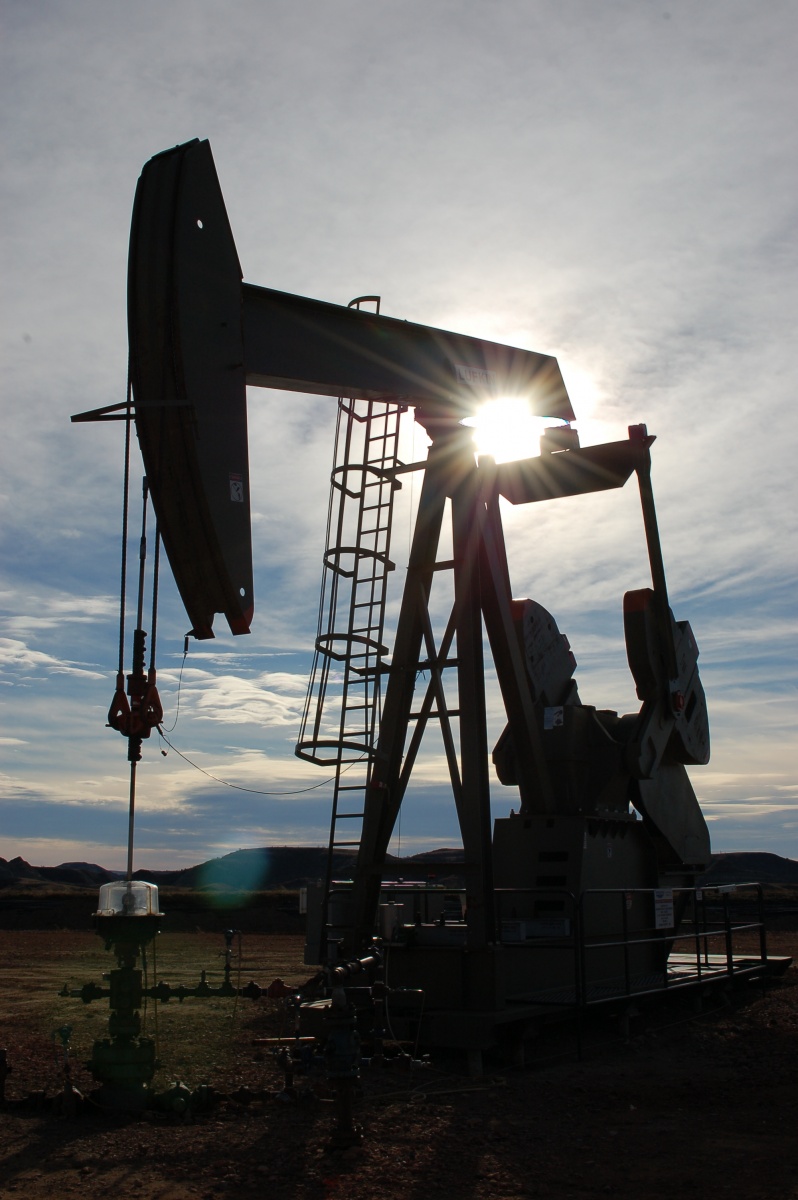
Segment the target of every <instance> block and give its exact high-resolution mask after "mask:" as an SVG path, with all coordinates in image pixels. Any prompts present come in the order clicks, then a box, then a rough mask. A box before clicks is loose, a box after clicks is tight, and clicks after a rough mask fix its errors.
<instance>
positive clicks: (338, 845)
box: [332, 838, 360, 850]
mask: <svg viewBox="0 0 798 1200" xmlns="http://www.w3.org/2000/svg"><path fill="white" fill-rule="evenodd" d="M359 845H360V839H359V838H358V840H357V841H356V842H333V844H332V848H333V850H340V849H342V848H343V847H344V846H359Z"/></svg>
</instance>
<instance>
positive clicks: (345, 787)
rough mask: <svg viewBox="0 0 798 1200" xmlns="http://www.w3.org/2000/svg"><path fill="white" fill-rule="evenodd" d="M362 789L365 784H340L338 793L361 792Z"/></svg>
mask: <svg viewBox="0 0 798 1200" xmlns="http://www.w3.org/2000/svg"><path fill="white" fill-rule="evenodd" d="M365 765H366V766H368V763H366V764H365ZM364 787H366V784H365V783H342V784H341V786H340V787H339V788H338V791H339V792H362V791H363V788H364Z"/></svg>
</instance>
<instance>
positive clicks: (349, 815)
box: [335, 812, 366, 821]
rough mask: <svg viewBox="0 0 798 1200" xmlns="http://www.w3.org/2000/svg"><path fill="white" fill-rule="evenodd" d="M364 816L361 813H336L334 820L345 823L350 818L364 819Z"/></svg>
mask: <svg viewBox="0 0 798 1200" xmlns="http://www.w3.org/2000/svg"><path fill="white" fill-rule="evenodd" d="M365 815H366V814H365V813H362V812H361V813H336V814H335V819H336V821H346V820H348V819H350V818H352V817H364V816H365Z"/></svg>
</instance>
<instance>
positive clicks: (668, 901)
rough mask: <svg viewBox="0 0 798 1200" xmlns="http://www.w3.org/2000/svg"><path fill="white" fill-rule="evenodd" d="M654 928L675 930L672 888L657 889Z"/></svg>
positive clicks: (655, 893)
mask: <svg viewBox="0 0 798 1200" xmlns="http://www.w3.org/2000/svg"><path fill="white" fill-rule="evenodd" d="M654 928H655V929H673V889H672V888H657V889H656V890H655V892H654Z"/></svg>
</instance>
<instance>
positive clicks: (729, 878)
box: [702, 851, 798, 887]
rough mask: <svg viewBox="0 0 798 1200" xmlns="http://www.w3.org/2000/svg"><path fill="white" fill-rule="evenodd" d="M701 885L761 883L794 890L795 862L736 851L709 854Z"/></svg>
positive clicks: (797, 884)
mask: <svg viewBox="0 0 798 1200" xmlns="http://www.w3.org/2000/svg"><path fill="white" fill-rule="evenodd" d="M702 882H703V883H707V884H724V883H761V884H771V885H773V886H781V887H798V862H796V861H795V859H792V858H781V857H780V855H778V854H765V853H761V852H757V851H739V852H734V853H732V854H713V855H712V862H711V864H710V867H709V870H708V871H707V873H706V874H705V875H704V877H703V880H702Z"/></svg>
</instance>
